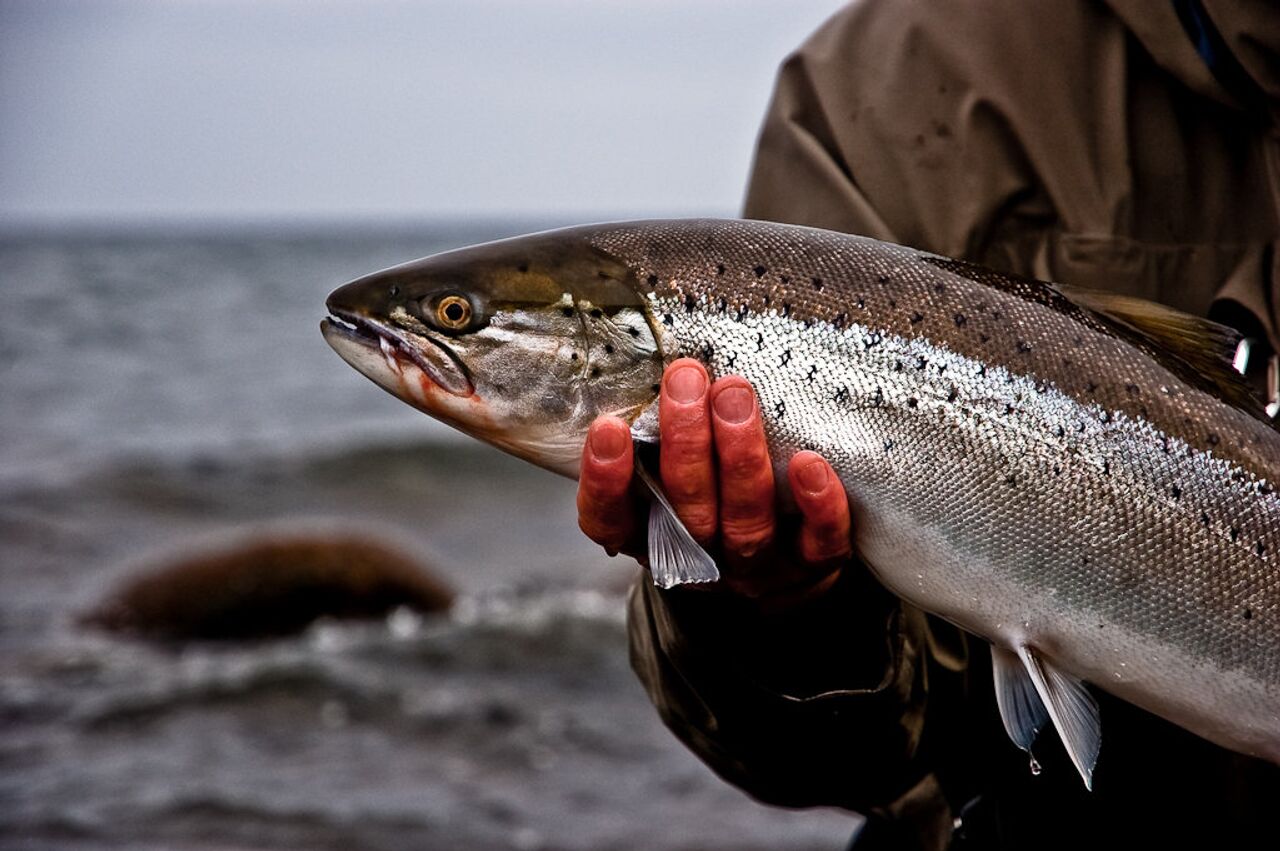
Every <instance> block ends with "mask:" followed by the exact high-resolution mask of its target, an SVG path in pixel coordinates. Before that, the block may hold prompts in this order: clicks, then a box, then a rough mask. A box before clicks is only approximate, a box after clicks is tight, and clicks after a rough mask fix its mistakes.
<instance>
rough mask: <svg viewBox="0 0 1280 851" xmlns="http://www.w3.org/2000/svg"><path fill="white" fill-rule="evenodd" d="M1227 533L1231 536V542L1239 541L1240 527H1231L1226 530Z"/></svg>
mask: <svg viewBox="0 0 1280 851" xmlns="http://www.w3.org/2000/svg"><path fill="white" fill-rule="evenodd" d="M1228 533H1229V534H1230V535H1231V540H1233V541H1238V540H1240V527H1239V526H1232V527H1231V528H1230V529H1229V530H1228Z"/></svg>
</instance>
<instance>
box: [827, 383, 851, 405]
mask: <svg viewBox="0 0 1280 851" xmlns="http://www.w3.org/2000/svg"><path fill="white" fill-rule="evenodd" d="M831 401H833V402H840V403H844V402H848V401H849V388H848V387H841V388H840V389H839V390H837V391H836V395H834V396H832V397H831Z"/></svg>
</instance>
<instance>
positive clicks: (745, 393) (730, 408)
mask: <svg viewBox="0 0 1280 851" xmlns="http://www.w3.org/2000/svg"><path fill="white" fill-rule="evenodd" d="M755 401H756V400H755V398H753V396H752V393H751V391H750V390H748V389H747V388H745V387H743V386H742V385H740V384H735V385H733V386H732V387H726V388H725V389H723V390H721V391H720V392H719V393H717V394H716V398H715V402H713V403H712V404H713V405H714V406H715V409H716V416H717V417H719V418H720V419H722V420H724V421H725V422H727V423H734V424H735V425H736V424H737V423H745V422H746V421H747V420H749V419H751V412H752V411H754V410H755V407H756V405H755Z"/></svg>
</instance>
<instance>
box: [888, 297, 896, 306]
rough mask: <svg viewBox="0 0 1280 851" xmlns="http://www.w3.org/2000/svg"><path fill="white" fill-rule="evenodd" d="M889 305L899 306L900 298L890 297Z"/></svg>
mask: <svg viewBox="0 0 1280 851" xmlns="http://www.w3.org/2000/svg"><path fill="white" fill-rule="evenodd" d="M889 306H890V307H897V306H898V300H897V299H896V298H891V299H889Z"/></svg>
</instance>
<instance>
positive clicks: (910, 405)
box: [907, 396, 920, 408]
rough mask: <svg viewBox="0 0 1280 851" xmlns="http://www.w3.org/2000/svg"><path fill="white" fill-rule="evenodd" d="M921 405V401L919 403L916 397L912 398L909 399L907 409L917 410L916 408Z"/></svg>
mask: <svg viewBox="0 0 1280 851" xmlns="http://www.w3.org/2000/svg"><path fill="white" fill-rule="evenodd" d="M919 404H920V401H919V400H918V399H916V397H914V396H912V397H911V398H909V399H907V407H908V408H915V407H916V406H918V405H919Z"/></svg>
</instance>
